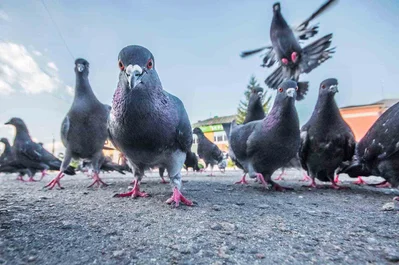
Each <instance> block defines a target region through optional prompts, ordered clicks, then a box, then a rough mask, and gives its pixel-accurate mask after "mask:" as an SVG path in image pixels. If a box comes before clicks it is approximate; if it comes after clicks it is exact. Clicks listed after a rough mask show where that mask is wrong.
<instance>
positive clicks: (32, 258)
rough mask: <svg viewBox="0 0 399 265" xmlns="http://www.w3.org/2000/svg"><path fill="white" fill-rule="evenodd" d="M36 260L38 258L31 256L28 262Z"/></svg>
mask: <svg viewBox="0 0 399 265" xmlns="http://www.w3.org/2000/svg"><path fill="white" fill-rule="evenodd" d="M35 260H36V257H35V256H30V257H29V258H28V262H33V261H35Z"/></svg>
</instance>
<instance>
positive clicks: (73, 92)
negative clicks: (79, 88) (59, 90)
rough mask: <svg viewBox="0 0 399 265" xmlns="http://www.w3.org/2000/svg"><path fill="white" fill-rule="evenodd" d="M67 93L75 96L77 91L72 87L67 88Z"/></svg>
mask: <svg viewBox="0 0 399 265" xmlns="http://www.w3.org/2000/svg"><path fill="white" fill-rule="evenodd" d="M66 91H67V93H68V94H69V95H71V96H73V95H75V89H73V87H71V86H66Z"/></svg>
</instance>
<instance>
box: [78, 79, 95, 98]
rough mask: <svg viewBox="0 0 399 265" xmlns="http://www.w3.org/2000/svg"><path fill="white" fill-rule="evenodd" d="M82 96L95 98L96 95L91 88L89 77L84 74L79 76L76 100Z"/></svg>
mask: <svg viewBox="0 0 399 265" xmlns="http://www.w3.org/2000/svg"><path fill="white" fill-rule="evenodd" d="M82 96H94V93H93V90H92V89H91V86H90V82H89V77H88V76H84V75H82V74H77V75H76V85H75V98H79V97H82Z"/></svg>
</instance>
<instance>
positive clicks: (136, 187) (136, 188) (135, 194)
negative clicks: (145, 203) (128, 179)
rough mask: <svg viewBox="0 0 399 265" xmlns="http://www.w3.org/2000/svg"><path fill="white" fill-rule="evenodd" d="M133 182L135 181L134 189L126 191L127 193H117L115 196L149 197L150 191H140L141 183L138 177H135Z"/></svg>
mask: <svg viewBox="0 0 399 265" xmlns="http://www.w3.org/2000/svg"><path fill="white" fill-rule="evenodd" d="M133 183H134V186H133V189H132V190H131V191H129V192H126V193H120V194H115V195H114V197H132V198H136V197H149V194H148V193H145V192H141V191H140V185H139V183H138V180H137V179H135V180H134V181H133Z"/></svg>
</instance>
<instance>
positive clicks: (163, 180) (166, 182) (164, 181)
mask: <svg viewBox="0 0 399 265" xmlns="http://www.w3.org/2000/svg"><path fill="white" fill-rule="evenodd" d="M161 179H162V180H161V182H159V183H162V184H168V183H169V181H166V180H165V179H164V177H161Z"/></svg>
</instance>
